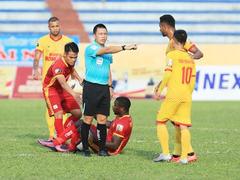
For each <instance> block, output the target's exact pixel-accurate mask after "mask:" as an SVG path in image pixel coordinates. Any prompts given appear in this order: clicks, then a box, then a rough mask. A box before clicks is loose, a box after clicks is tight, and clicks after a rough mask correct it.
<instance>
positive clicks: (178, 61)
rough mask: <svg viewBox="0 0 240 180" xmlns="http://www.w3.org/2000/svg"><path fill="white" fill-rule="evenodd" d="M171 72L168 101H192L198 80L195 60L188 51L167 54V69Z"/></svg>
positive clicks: (168, 84) (175, 51) (174, 51)
mask: <svg viewBox="0 0 240 180" xmlns="http://www.w3.org/2000/svg"><path fill="white" fill-rule="evenodd" d="M166 70H167V71H171V72H172V73H171V76H170V79H169V81H168V83H167V89H168V90H167V95H166V100H171V101H181V102H182V101H184V102H186V101H191V100H192V92H193V89H194V85H195V79H196V67H195V63H194V60H193V59H192V58H191V57H190V55H189V54H188V53H187V52H186V51H180V50H173V51H171V52H169V53H168V54H167V69H165V71H166Z"/></svg>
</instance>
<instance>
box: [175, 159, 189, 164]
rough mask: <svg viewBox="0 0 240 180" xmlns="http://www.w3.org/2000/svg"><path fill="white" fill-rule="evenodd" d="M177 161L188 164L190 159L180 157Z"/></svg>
mask: <svg viewBox="0 0 240 180" xmlns="http://www.w3.org/2000/svg"><path fill="white" fill-rule="evenodd" d="M176 163H178V164H188V160H187V159H179V160H178V161H176Z"/></svg>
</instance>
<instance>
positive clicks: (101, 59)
mask: <svg viewBox="0 0 240 180" xmlns="http://www.w3.org/2000/svg"><path fill="white" fill-rule="evenodd" d="M96 64H97V65H102V64H103V58H102V57H98V58H97V61H96Z"/></svg>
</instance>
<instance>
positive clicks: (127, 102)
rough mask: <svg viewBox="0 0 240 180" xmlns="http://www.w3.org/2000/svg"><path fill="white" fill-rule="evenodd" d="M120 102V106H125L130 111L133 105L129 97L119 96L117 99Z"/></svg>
mask: <svg viewBox="0 0 240 180" xmlns="http://www.w3.org/2000/svg"><path fill="white" fill-rule="evenodd" d="M115 101H116V102H117V104H118V106H120V107H123V108H124V109H125V111H126V112H129V108H130V106H131V101H130V100H129V98H127V97H124V96H119V97H117V98H116V100H115Z"/></svg>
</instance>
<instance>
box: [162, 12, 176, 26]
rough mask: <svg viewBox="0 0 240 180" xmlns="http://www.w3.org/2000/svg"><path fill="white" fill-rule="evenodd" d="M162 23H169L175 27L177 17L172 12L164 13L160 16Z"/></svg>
mask: <svg viewBox="0 0 240 180" xmlns="http://www.w3.org/2000/svg"><path fill="white" fill-rule="evenodd" d="M160 23H167V24H168V25H170V26H171V27H173V28H175V19H174V17H173V16H172V15H170V14H164V15H162V16H161V17H160Z"/></svg>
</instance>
